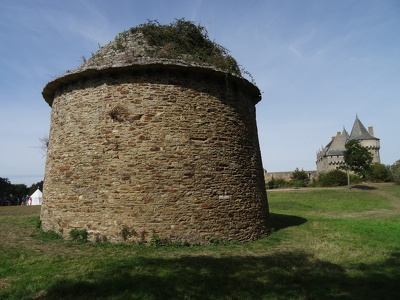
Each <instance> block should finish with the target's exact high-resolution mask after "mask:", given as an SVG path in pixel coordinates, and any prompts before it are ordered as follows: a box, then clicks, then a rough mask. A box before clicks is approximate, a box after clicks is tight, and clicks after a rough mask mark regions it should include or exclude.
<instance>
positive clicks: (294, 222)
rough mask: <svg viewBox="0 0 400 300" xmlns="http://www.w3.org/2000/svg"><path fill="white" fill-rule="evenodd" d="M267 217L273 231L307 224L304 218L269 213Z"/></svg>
mask: <svg viewBox="0 0 400 300" xmlns="http://www.w3.org/2000/svg"><path fill="white" fill-rule="evenodd" d="M269 217H270V220H271V224H272V228H273V230H274V231H279V230H281V229H285V228H287V227H292V226H299V225H301V224H304V223H306V222H307V219H305V218H302V217H297V216H290V215H282V214H274V213H270V214H269Z"/></svg>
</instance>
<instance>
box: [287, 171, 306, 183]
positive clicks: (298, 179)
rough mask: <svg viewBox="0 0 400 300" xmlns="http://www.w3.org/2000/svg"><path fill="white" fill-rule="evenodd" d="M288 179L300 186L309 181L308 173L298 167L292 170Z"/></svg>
mask: <svg viewBox="0 0 400 300" xmlns="http://www.w3.org/2000/svg"><path fill="white" fill-rule="evenodd" d="M290 179H291V180H292V182H294V183H295V184H296V183H297V184H298V185H300V186H306V185H307V183H308V181H309V178H308V174H307V173H306V172H304V170H301V171H300V170H299V168H296V170H294V172H293V173H292V175H291V176H290Z"/></svg>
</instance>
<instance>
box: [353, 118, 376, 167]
mask: <svg viewBox="0 0 400 300" xmlns="http://www.w3.org/2000/svg"><path fill="white" fill-rule="evenodd" d="M349 140H359V141H360V144H361V146H363V147H365V148H367V149H368V151H369V152H370V153H371V154H372V162H373V163H378V164H380V163H381V158H380V155H379V149H380V148H381V146H380V141H379V139H378V138H376V137H374V128H373V127H372V126H370V127H368V131H367V129H366V128H365V127H364V125H363V123H361V121H360V119H358V116H356V120H355V121H354V124H353V129H352V130H351V134H350V137H349Z"/></svg>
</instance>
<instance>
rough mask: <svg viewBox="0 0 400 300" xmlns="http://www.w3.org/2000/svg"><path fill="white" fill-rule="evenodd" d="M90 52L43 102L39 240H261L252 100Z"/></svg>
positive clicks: (193, 71)
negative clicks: (47, 122) (45, 136)
mask: <svg viewBox="0 0 400 300" xmlns="http://www.w3.org/2000/svg"><path fill="white" fill-rule="evenodd" d="M138 38H140V36H139V37H138V36H133V37H131V40H132V41H135V43H134V45H133V47H136V48H137V47H139V46H138V45H139V44H140V45H142V44H144V43H145V42H144V41H141V43H139V44H138V43H137V40H138ZM99 52H100V53H98V54H97V55H95V56H94V58H93V59H92V60H91V59H89V60H88V61H87V62H86V63H84V64H83V65H82V66H81V67H80V68H78V69H77V70H75V71H70V72H67V73H66V74H64V75H63V76H61V77H59V78H57V79H55V80H54V81H52V82H50V83H48V84H47V85H46V87H45V88H44V91H43V96H44V98H45V100H46V101H47V102H48V103H49V105H50V106H51V107H52V113H51V129H50V136H49V147H48V153H47V161H46V170H45V180H44V190H43V205H42V211H41V221H42V228H43V229H44V230H45V231H50V230H52V231H55V232H57V233H60V234H62V235H63V236H64V237H66V238H68V237H69V233H70V231H71V230H72V229H78V230H86V231H87V233H88V236H89V240H92V241H95V240H107V241H110V242H149V241H151V240H152V239H154V238H155V237H156V238H158V239H165V240H168V241H171V242H189V243H200V244H205V243H207V242H209V241H211V240H215V239H217V240H223V241H239V242H245V241H252V240H255V239H259V238H261V237H264V236H265V235H266V234H267V232H268V202H267V196H266V191H265V183H264V175H263V168H262V162H261V155H260V149H259V142H258V135H257V125H256V118H255V104H256V103H257V102H258V101H259V100H260V91H259V90H258V88H257V87H256V86H255V85H253V84H252V83H250V82H249V81H247V80H246V79H244V78H242V77H240V76H235V75H233V74H229V73H226V72H223V71H221V70H218V69H216V68H213V67H212V66H204V65H198V64H195V63H193V62H188V61H183V60H171V59H156V58H149V57H143V55H140V56H139V57H135V56H129V57H128V55H127V54H126V51H125V52H124V51H119V52H118V51H116V50H115V47H114V48H113V47H112V43H111V44H110V45H107V46H105V47H104V48H102V49H101V50H99ZM136 53H138V51H136ZM96 58H97V60H96Z"/></svg>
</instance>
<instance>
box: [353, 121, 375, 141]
mask: <svg viewBox="0 0 400 300" xmlns="http://www.w3.org/2000/svg"><path fill="white" fill-rule="evenodd" d="M349 140H379V139H378V138H376V137H374V136H372V135H371V134H369V132H368V130H367V129H365V127H364V125H363V124H362V123H361V121H360V120H359V119H358V116H356V120H355V121H354V125H353V129H352V130H351V134H350V137H349Z"/></svg>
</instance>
